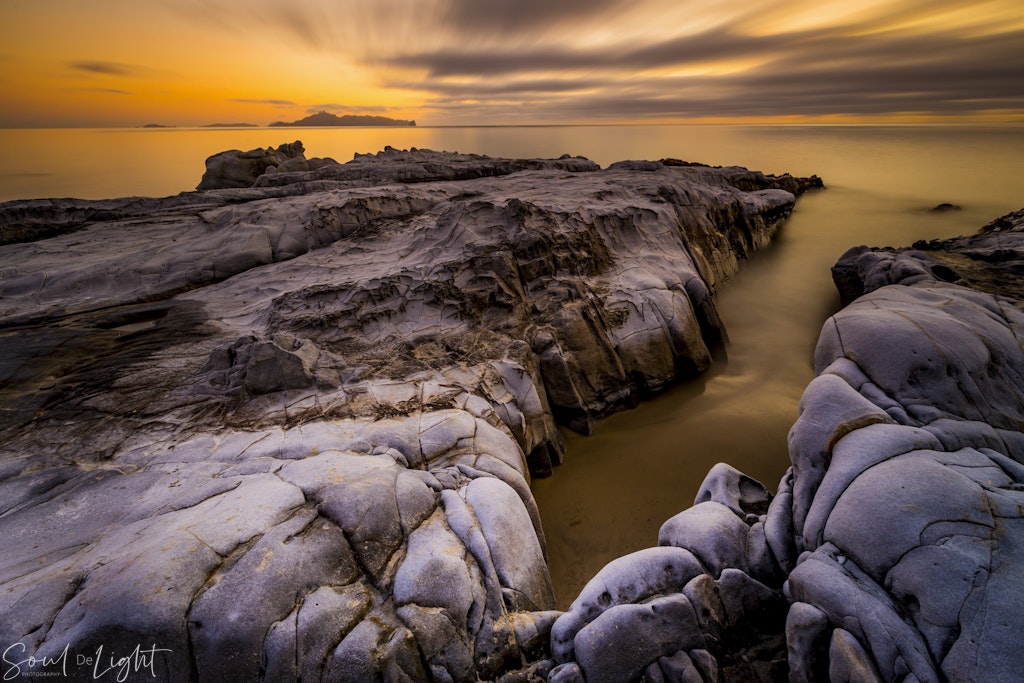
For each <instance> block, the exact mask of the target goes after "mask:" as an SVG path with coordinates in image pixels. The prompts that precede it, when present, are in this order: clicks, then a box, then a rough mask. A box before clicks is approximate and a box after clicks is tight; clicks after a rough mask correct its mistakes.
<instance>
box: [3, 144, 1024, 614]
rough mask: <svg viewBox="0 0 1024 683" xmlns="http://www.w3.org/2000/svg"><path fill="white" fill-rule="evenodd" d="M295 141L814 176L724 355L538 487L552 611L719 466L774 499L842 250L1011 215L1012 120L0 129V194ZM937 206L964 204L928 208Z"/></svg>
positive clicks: (753, 279)
mask: <svg viewBox="0 0 1024 683" xmlns="http://www.w3.org/2000/svg"><path fill="white" fill-rule="evenodd" d="M295 139H301V140H302V141H303V143H304V144H305V146H306V154H307V156H310V157H312V156H329V157H333V158H335V159H337V160H338V161H346V160H348V159H350V158H351V157H352V155H353V154H354V153H356V152H374V151H378V150H380V149H383V148H384V146H385V145H391V146H393V147H398V148H408V147H426V148H431V149H438V150H441V149H443V150H451V151H456V150H457V151H460V152H476V153H480V154H488V155H492V156H512V157H557V156H559V155H561V154H563V153H569V154H580V155H583V156H587V157H589V158H591V159H593V160H594V161H596V162H598V163H599V164H601V165H602V166H604V165H607V164H609V163H611V162H613V161H618V160H621V159H658V158H663V157H675V158H680V159H685V160H689V161H700V162H704V163H709V164H713V165H731V164H736V165H741V166H747V167H748V168H754V169H758V170H762V171H766V172H771V173H783V172H791V173H794V174H797V175H810V174H818V175H820V176H821V177H822V178H823V179H824V181H825V183H826V185H827V186H828V189H827V190H824V191H821V192H815V193H812V194H809V195H806V196H805V197H804V198H802V199H801V200H800V201H799V203H798V205H797V210H796V211H795V212H794V214H793V216H792V218H791V219H790V220H789V221H788V223H787V224H786V225H785V227H784V228H783V229H782V231H781V232H780V234H779V237H778V239H777V240H776V242H775V243H774V245H773V246H772V247H771V248H770V249H768V250H766V251H764V252H762V253H761V254H759V255H757V257H756V258H754V259H753V260H752V261H751V262H749V263H747V264H745V266H744V267H743V269H742V270H741V272H740V273H739V274H738V275H736V276H735V277H734V278H733V279H732V280H731V281H730V282H729V283H727V284H726V285H725V286H724V287H722V288H720V290H719V293H718V294H719V310H720V313H721V315H722V318H723V320H724V322H725V324H726V327H727V330H728V334H729V337H730V343H729V345H728V348H727V355H728V359H727V360H725V359H724V358H723V359H720V362H719V363H717V364H716V365H715V367H713V369H712V370H711V371H710V372H708V373H706V375H705V376H703V377H701V378H699V379H697V380H695V381H693V382H690V383H688V384H685V385H682V386H679V387H676V388H675V389H673V390H670V391H668V392H666V393H665V394H663V395H662V396H660V397H658V398H656V399H654V400H652V401H649V402H646V403H645V404H643V405H642V406H641V407H640V408H638V409H636V410H632V411H629V412H626V413H621V414H619V415H615V416H612V417H611V418H609V419H607V420H606V421H604V422H603V423H602V424H600V425H599V426H598V428H597V430H596V432H595V434H594V435H592V436H590V437H581V436H578V435H574V434H568V433H567V435H566V437H567V441H568V452H567V454H566V461H565V464H564V465H563V466H562V467H560V468H558V469H557V470H556V471H555V474H554V476H553V477H551V478H549V479H545V480H540V481H535V482H534V484H533V490H534V493H535V495H536V497H537V501H538V504H539V506H540V510H541V516H542V518H543V523H544V530H545V532H546V534H547V539H548V552H549V560H550V565H551V572H552V578H553V580H554V582H555V587H556V591H557V594H558V599H559V605H560V607H562V608H564V607H565V606H567V605H568V603H569V602H570V601H571V600H572V599H573V597H575V595H576V594H577V593H578V591H579V589H580V588H581V587H582V585H583V583H584V582H585V581H586V580H587V579H588V578H590V577H591V576H593V575H594V574H595V573H596V572H597V570H599V569H600V568H601V567H602V566H603V565H604V564H605V563H606V562H608V561H609V560H611V559H613V558H615V557H619V556H621V555H623V554H626V553H628V552H631V551H633V550H638V549H640V548H644V547H649V546H653V545H656V544H657V532H658V528H659V526H660V525H661V524H662V522H664V521H665V520H666V519H667V518H669V517H670V516H672V515H674V514H675V513H677V512H679V511H680V510H682V509H684V508H686V507H688V506H689V505H690V504H692V502H693V497H694V495H695V494H696V491H697V488H698V486H699V485H700V482H701V480H702V479H703V477H704V475H705V473H706V472H707V470H708V469H709V468H710V467H711V466H712V465H714V464H715V463H716V462H720V461H724V462H728V463H730V464H732V465H733V466H735V467H737V468H738V469H741V470H743V471H744V472H746V473H748V474H750V475H751V476H754V477H756V478H758V479H760V480H762V481H763V482H764V483H765V484H766V485H767V486H768V487H769V488H771V489H773V490H774V488H775V487H776V484H777V482H778V480H779V479H780V477H781V476H782V475H783V473H784V472H785V469H786V467H788V465H789V460H788V454H787V448H786V434H787V432H788V430H789V428H790V426H791V425H792V423H793V421H794V420H795V419H796V417H797V404H798V401H799V398H800V395H801V393H802V392H803V389H804V387H805V386H806V384H807V382H808V381H810V379H811V377H812V368H811V354H812V351H813V347H814V343H815V341H816V340H817V336H818V332H819V330H820V328H821V325H822V323H823V322H824V320H825V318H826V317H827V316H828V315H829V314H830V313H831V312H832V311H833V310H834V309H835V307H836V306H837V305H838V302H837V297H836V295H835V290H834V287H833V285H832V282H831V278H830V274H829V268H830V267H831V265H832V264H833V263H834V262H835V260H836V259H837V258H838V257H839V256H840V255H841V254H842V253H843V251H845V250H846V249H847V248H848V247H850V246H854V245H858V244H870V245H878V246H883V245H890V246H904V245H909V244H911V243H912V242H914V241H915V240H918V239H931V238H940V237H950V236H954V235H959V234H968V233H972V232H974V231H976V230H977V229H978V228H979V227H980V226H981V225H983V224H984V223H987V222H988V221H990V220H992V219H994V218H996V217H998V216H1000V215H1003V214H1005V213H1007V212H1009V211H1011V210H1015V209H1018V208H1021V207H1022V206H1024V183H1022V182H1021V179H1022V177H1024V127H1021V126H1019V125H1013V124H1007V125H1002V126H921V127H915V126H593V127H586V126H583V127H569V126H567V127H559V126H548V127H527V128H499V127H496V128H332V129H297V128H271V129H267V128H256V129H248V128H247V129H235V130H225V129H158V130H139V129H134V130H56V131H54V130H6V131H0V143H2V144H3V147H4V149H5V151H6V155H5V158H6V163H5V168H4V169H3V170H2V171H0V200H6V199H16V198H29V197H58V196H61V197H66V196H77V197H84V198H103V197H116V196H125V195H155V196H160V195H169V194H175V193H177V192H181V191H186V190H190V189H192V188H193V187H195V185H196V184H197V183H198V182H199V179H200V177H201V176H202V172H203V160H204V159H205V158H206V157H207V156H209V155H211V154H214V153H216V152H219V151H222V150H225V149H251V148H254V147H267V146H276V145H278V144H281V143H282V142H290V141H292V140H295ZM943 202H951V203H955V204H958V205H960V206H962V207H963V210H962V211H956V212H948V213H933V212H929V211H928V210H927V209H929V208H930V207H933V206H935V205H937V204H939V203H943ZM0 266H2V264H0Z"/></svg>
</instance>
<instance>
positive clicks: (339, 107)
mask: <svg viewBox="0 0 1024 683" xmlns="http://www.w3.org/2000/svg"><path fill="white" fill-rule="evenodd" d="M388 109H389V108H388V107H384V106H380V105H352V104H337V103H334V102H328V103H324V104H311V105H309V106H308V107H307V109H306V112H307V113H309V114H315V113H317V112H320V111H331V112H337V111H344V112H348V113H350V114H353V113H364V112H371V113H380V112H385V111H388Z"/></svg>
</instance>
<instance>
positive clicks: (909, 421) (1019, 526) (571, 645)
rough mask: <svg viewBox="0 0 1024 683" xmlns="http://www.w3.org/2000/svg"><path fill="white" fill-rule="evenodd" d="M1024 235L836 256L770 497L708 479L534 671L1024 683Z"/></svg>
mask: <svg viewBox="0 0 1024 683" xmlns="http://www.w3.org/2000/svg"><path fill="white" fill-rule="evenodd" d="M1022 236H1024V211H1022V212H1017V213H1016V214H1011V215H1009V216H1006V217H1004V218H1002V219H999V220H998V221H996V222H994V223H992V224H990V225H989V226H986V227H985V228H984V229H983V231H982V233H981V234H979V235H976V236H973V237H969V238H960V239H957V240H948V241H945V242H941V243H940V242H933V243H927V244H919V245H915V246H916V247H917V249H915V250H901V251H897V250H872V249H868V248H866V247H860V248H857V249H853V250H851V251H850V252H848V253H847V254H846V255H845V256H844V257H843V258H842V259H840V261H839V263H838V264H837V266H836V269H835V273H836V280H837V284H838V285H839V287H840V289H841V290H843V291H844V293H845V295H846V296H847V297H848V298H855V297H859V298H856V300H855V301H853V303H852V304H850V305H849V306H848V307H846V308H845V309H843V310H842V311H841V312H839V313H838V314H836V315H835V316H833V317H832V318H831V319H830V320H829V321H828V322H827V323H826V324H825V327H824V329H823V331H822V334H821V338H820V339H819V342H818V346H817V349H816V352H815V368H816V372H817V378H816V379H815V380H814V381H813V382H811V384H810V385H809V386H808V388H807V390H806V392H805V393H804V396H803V399H802V401H801V415H800V418H799V420H798V421H797V423H796V424H795V425H794V427H793V429H792V431H791V433H790V444H789V445H790V457H791V459H792V463H793V464H792V467H791V468H790V470H789V471H788V472H787V474H786V476H785V477H784V478H783V480H782V482H781V483H780V486H779V490H778V492H777V493H776V495H775V496H774V497H772V496H771V495H770V494H768V492H767V491H766V490H764V488H763V487H761V486H760V485H759V484H758V483H757V482H755V481H753V480H751V479H749V478H747V477H745V476H744V475H742V474H741V473H739V472H737V471H735V470H733V469H731V468H729V467H727V466H724V465H720V466H718V467H716V468H715V469H714V470H712V472H711V473H710V474H709V475H708V478H707V480H706V481H705V482H704V485H703V487H702V489H701V491H700V493H699V494H698V497H697V501H696V503H697V504H696V505H695V507H693V508H691V509H689V510H687V511H685V512H683V513H681V514H679V515H678V516H676V517H675V518H673V519H671V520H669V521H668V522H666V523H665V525H664V526H663V528H662V530H661V533H660V535H659V543H660V544H661V547H659V548H652V549H649V550H646V551H641V552H639V553H635V554H633V555H629V556H626V557H624V558H620V559H619V560H616V561H615V562H613V563H611V564H609V565H608V566H607V567H606V568H605V569H604V570H602V571H601V572H600V573H599V574H598V575H597V576H596V577H595V578H594V579H593V580H592V581H591V582H590V583H589V584H588V585H587V586H586V587H585V588H584V590H583V591H582V593H581V594H580V596H579V598H577V600H576V601H575V602H574V603H573V605H572V606H571V607H570V609H569V611H568V612H567V613H565V614H564V615H561V616H559V618H558V619H557V620H556V621H555V624H554V626H553V628H552V655H553V657H554V659H555V662H556V663H557V664H558V666H557V667H556V668H554V669H553V671H552V674H551V677H550V680H552V681H578V680H586V681H588V682H590V683H592V682H593V681H602V680H609V681H611V680H641V679H643V680H650V681H661V680H666V681H667V680H685V681H705V682H710V681H717V680H722V681H735V680H750V681H770V680H787V678H788V680H789V681H794V682H796V681H807V682H811V681H825V680H828V681H834V682H838V681H887V682H897V681H919V682H922V683H923V682H925V681H1003V680H1016V679H1018V678H1019V677H1020V673H1019V672H1020V671H1021V668H1022V666H1024V655H1022V653H1021V651H1020V648H1019V647H1017V641H1018V639H1019V638H1018V634H1017V632H1016V628H1015V625H1016V624H1017V623H1018V621H1019V615H1020V614H1021V613H1022V611H1024V593H1022V592H1021V591H1020V586H1021V585H1022V582H1024V550H1022V549H1024V512H1022V511H1024V310H1022V307H1024V306H1022V303H1021V300H1020V299H1014V298H1007V297H1006V296H1001V295H999V294H998V293H994V292H995V291H997V290H1001V291H1002V292H1003V293H1016V292H1018V291H1020V289H1019V288H1020V286H1021V284H1022V283H1021V281H1022V279H1024V278H1022V277H1021V275H1022V274H1021V272H1020V269H1019V263H1020V262H1021V261H1020V257H1021V254H1022V253H1024V252H1022V245H1024V240H1022ZM922 248H926V249H927V252H925V251H922ZM954 265H956V266H958V268H957V269H956V270H954V269H953V266H954ZM950 281H955V282H962V283H965V284H970V285H971V286H970V287H966V286H963V285H958V284H952V283H951V282H950ZM1000 283H1001V284H1000ZM986 289H988V290H992V291H982V290H986ZM787 669H788V674H787V673H786V672H787Z"/></svg>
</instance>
